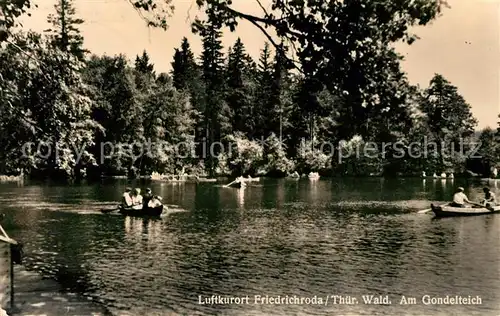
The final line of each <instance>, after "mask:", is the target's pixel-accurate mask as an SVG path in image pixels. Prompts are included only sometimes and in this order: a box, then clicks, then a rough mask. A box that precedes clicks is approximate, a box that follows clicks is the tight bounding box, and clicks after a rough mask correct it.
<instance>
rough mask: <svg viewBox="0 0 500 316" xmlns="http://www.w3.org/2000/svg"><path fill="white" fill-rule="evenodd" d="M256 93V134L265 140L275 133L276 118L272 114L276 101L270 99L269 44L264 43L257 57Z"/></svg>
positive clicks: (270, 66) (270, 63)
mask: <svg viewBox="0 0 500 316" xmlns="http://www.w3.org/2000/svg"><path fill="white" fill-rule="evenodd" d="M257 77H258V85H259V88H258V92H257V96H256V99H257V100H256V101H257V102H256V103H255V116H256V127H255V129H256V134H257V135H258V136H259V137H265V138H267V137H268V136H269V134H270V133H272V132H276V131H277V130H275V127H276V125H275V124H274V123H276V116H275V115H274V114H275V113H273V112H274V111H273V110H274V104H275V101H276V100H273V98H272V85H273V65H272V60H271V50H270V47H269V44H268V43H267V42H266V43H264V48H263V49H262V51H261V54H260V57H259V64H258V66H257Z"/></svg>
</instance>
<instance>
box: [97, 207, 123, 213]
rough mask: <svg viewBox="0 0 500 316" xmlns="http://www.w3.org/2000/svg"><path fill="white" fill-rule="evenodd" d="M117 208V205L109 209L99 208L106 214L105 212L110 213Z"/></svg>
mask: <svg viewBox="0 0 500 316" xmlns="http://www.w3.org/2000/svg"><path fill="white" fill-rule="evenodd" d="M119 209H120V207H119V206H117V207H115V208H111V209H105V208H103V209H101V212H102V213H104V214H106V213H111V212H114V211H118V210H119Z"/></svg>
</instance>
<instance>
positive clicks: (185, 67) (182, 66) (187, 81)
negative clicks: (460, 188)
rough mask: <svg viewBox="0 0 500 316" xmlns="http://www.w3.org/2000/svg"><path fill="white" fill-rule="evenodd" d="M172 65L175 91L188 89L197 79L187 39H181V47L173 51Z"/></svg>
mask: <svg viewBox="0 0 500 316" xmlns="http://www.w3.org/2000/svg"><path fill="white" fill-rule="evenodd" d="M171 64H172V77H173V81H174V87H175V88H176V89H177V90H184V89H188V88H190V87H191V86H192V84H193V81H194V80H197V79H198V78H197V77H198V71H197V65H196V61H195V58H194V54H193V52H192V51H191V47H190V44H189V41H188V39H187V38H185V37H184V38H183V39H182V43H181V47H180V48H176V49H175V53H174V60H173V62H172V63H171Z"/></svg>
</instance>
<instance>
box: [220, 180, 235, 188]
mask: <svg viewBox="0 0 500 316" xmlns="http://www.w3.org/2000/svg"><path fill="white" fill-rule="evenodd" d="M237 180H238V179H235V180H234V181H233V182H230V183H228V184H226V185H224V186H223V187H224V188H228V187H229V186H230V185H231V184H233V183H235V182H236V181H237Z"/></svg>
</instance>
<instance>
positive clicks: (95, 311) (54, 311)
mask: <svg viewBox="0 0 500 316" xmlns="http://www.w3.org/2000/svg"><path fill="white" fill-rule="evenodd" d="M7 312H8V315H9V316H17V315H47V316H52V315H53V316H58V315H94V316H111V315H112V313H111V312H110V311H109V310H108V309H107V308H106V307H105V306H104V305H102V304H99V303H97V302H94V301H92V300H89V299H86V298H85V297H82V296H81V295H80V294H77V293H70V292H65V291H63V289H62V286H61V285H60V284H59V283H58V282H57V281H55V280H52V279H45V278H43V277H42V276H41V275H40V274H38V273H37V272H33V271H28V270H26V268H25V267H24V266H22V265H17V264H16V265H14V309H12V310H8V311H7Z"/></svg>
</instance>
